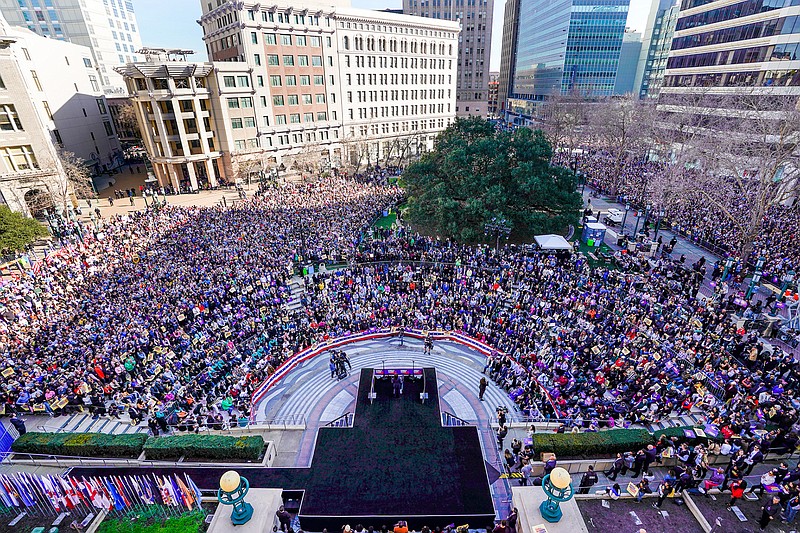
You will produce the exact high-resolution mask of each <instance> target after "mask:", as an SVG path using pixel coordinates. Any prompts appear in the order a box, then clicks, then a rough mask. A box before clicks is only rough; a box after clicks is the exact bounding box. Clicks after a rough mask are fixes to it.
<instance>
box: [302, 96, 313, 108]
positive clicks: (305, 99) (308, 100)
mask: <svg viewBox="0 0 800 533" xmlns="http://www.w3.org/2000/svg"><path fill="white" fill-rule="evenodd" d="M312 103H313V101H312V100H311V95H310V94H304V95H303V105H311V104H312Z"/></svg>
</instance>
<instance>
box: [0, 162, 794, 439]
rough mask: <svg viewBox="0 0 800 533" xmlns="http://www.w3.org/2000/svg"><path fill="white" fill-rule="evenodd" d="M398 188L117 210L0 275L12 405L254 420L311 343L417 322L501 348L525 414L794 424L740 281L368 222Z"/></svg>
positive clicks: (778, 360)
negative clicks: (42, 257)
mask: <svg viewBox="0 0 800 533" xmlns="http://www.w3.org/2000/svg"><path fill="white" fill-rule="evenodd" d="M401 196H402V192H401V191H400V190H399V189H397V188H395V187H389V186H385V185H378V184H374V183H358V182H356V181H352V180H347V179H340V178H330V179H325V180H320V181H319V182H316V183H312V184H304V185H286V186H282V187H279V188H274V189H268V190H265V191H264V193H263V194H261V195H258V196H257V197H256V198H253V199H250V200H247V201H245V202H243V203H239V204H237V205H236V206H232V207H227V208H224V207H211V208H182V207H163V208H161V209H157V210H152V209H151V210H149V211H147V212H143V213H136V214H132V215H128V216H123V217H117V218H116V219H114V220H112V221H108V222H107V223H106V224H105V225H104V226H103V227H102V228H101V230H100V232H99V233H96V234H95V235H94V236H93V237H90V238H88V239H87V240H86V241H85V242H84V243H82V244H80V245H74V246H70V247H67V248H65V249H63V250H62V251H61V252H60V253H59V254H53V255H51V256H50V257H49V258H48V259H47V260H46V261H45V262H44V263H43V264H42V265H40V267H39V268H38V269H36V271H35V272H29V273H26V274H24V275H23V276H22V277H20V278H18V279H15V280H11V281H6V282H4V283H3V285H2V286H0V362H1V363H2V364H1V365H0V366H1V368H0V370H3V369H5V370H3V371H4V372H5V373H4V376H5V379H4V380H3V381H2V385H0V402H2V405H3V406H4V411H5V412H6V413H10V412H15V411H17V412H29V411H30V410H31V409H39V410H44V411H47V412H51V413H56V414H57V413H61V412H70V411H74V410H78V409H89V410H90V411H94V412H95V414H96V415H98V416H99V415H103V414H112V415H113V414H116V413H118V412H119V411H120V410H122V409H128V410H129V411H130V413H131V418H135V419H137V420H142V419H144V418H147V417H149V418H154V419H158V420H161V419H164V420H166V421H168V422H169V423H170V424H178V425H180V426H181V427H183V428H185V429H193V428H194V429H196V428H198V427H201V426H203V425H206V426H209V427H214V424H218V423H220V415H221V413H227V414H233V415H235V416H241V417H247V416H249V414H250V407H251V406H250V401H249V398H250V396H251V394H252V391H253V390H254V388H255V387H256V386H257V385H258V384H259V383H261V382H262V381H263V380H264V379H265V378H266V377H267V376H268V375H269V374H270V373H271V372H273V371H274V370H275V369H276V368H277V367H278V366H279V365H280V364H281V363H282V362H283V361H284V360H285V359H286V358H287V357H289V356H290V355H292V354H293V353H296V352H297V351H299V350H300V349H302V348H304V347H307V346H310V345H313V344H315V343H319V342H321V341H323V340H326V339H328V338H333V337H337V336H340V335H344V334H347V333H351V332H357V331H364V330H369V329H370V328H379V327H394V328H402V327H407V328H417V329H421V330H445V331H461V332H463V333H465V334H467V335H470V336H472V337H474V338H476V339H478V340H480V341H483V342H485V343H487V344H489V345H491V346H494V347H495V348H496V353H494V354H493V355H492V358H491V360H490V362H489V366H490V367H491V368H490V371H489V373H490V375H491V376H492V377H493V378H494V379H495V381H496V382H497V383H498V384H500V385H501V386H502V387H504V388H505V389H506V390H507V391H508V393H509V394H510V395H511V397H512V398H513V399H514V401H515V402H516V404H517V406H518V409H519V411H520V412H522V413H524V414H528V415H531V416H545V417H551V418H559V419H564V420H566V421H567V423H568V425H570V426H575V427H583V428H600V427H614V426H618V425H619V426H627V425H630V424H632V423H643V424H646V423H651V422H655V421H657V420H660V419H662V418H664V417H666V416H668V415H670V413H674V412H689V411H691V410H692V409H695V408H700V409H702V410H703V411H705V412H706V413H707V415H708V420H709V421H710V422H712V423H713V424H714V425H715V427H717V428H719V430H720V431H721V432H722V433H723V434H726V433H730V434H731V435H733V434H743V433H747V432H750V431H753V430H758V429H763V428H764V427H766V425H767V424H770V423H771V424H774V425H775V427H776V428H778V431H779V432H780V438H781V439H784V440H787V439H788V440H796V439H797V437H796V434H795V432H794V427H793V426H794V424H795V422H796V421H797V409H798V407H799V406H800V404H798V400H797V399H796V398H795V394H794V392H793V391H794V390H796V388H797V384H798V376H797V372H796V370H797V364H796V362H795V360H794V358H793V357H792V356H791V355H790V354H786V353H783V352H782V351H781V350H780V349H778V348H774V349H773V348H767V347H765V346H763V345H762V344H761V343H760V342H759V340H758V338H757V337H756V336H755V335H751V334H744V335H742V334H741V332H738V331H737V330H736V327H735V325H734V324H733V323H732V322H731V321H730V320H729V317H728V313H727V311H728V309H729V307H731V306H732V305H733V302H732V298H733V296H732V295H731V298H730V299H725V298H720V299H715V300H706V299H703V298H700V299H698V298H697V296H698V291H697V288H698V286H699V283H700V281H701V280H702V276H698V273H697V270H698V268H700V267H698V265H694V267H690V266H687V265H684V264H683V263H682V262H680V261H677V260H673V259H672V258H671V257H669V256H668V255H664V256H662V257H661V258H659V259H649V260H648V258H644V257H638V256H636V254H635V253H634V254H631V255H630V256H628V257H627V258H626V263H624V265H623V267H622V268H619V269H614V268H608V267H594V268H593V267H591V266H590V264H589V263H588V262H587V261H586V260H585V259H584V258H583V256H580V255H575V256H573V255H553V254H549V253H546V252H541V251H535V250H529V249H527V248H524V247H518V246H514V245H509V246H505V247H503V248H502V249H501V250H500V251H495V250H493V249H491V248H489V247H482V246H467V245H461V244H457V243H454V242H450V241H447V240H439V239H434V238H429V237H423V236H420V235H416V234H412V233H409V232H407V231H405V230H404V229H403V228H398V229H394V230H382V231H376V232H370V233H369V234H366V236H365V234H364V233H363V230H365V229H366V228H367V227H368V226H369V223H370V222H371V221H372V220H373V219H374V218H375V216H376V215H378V214H379V213H381V212H382V211H384V210H386V209H388V208H389V207H390V206H392V205H393V204H395V203H396V202H397V201H398V200H400V198H401ZM323 262H325V263H328V264H339V265H342V264H344V265H345V266H343V267H340V268H330V269H325V270H320V269H319V268H317V269H316V273H314V274H309V275H307V276H305V277H304V278H303V279H302V283H303V284H304V285H305V289H306V290H305V291H304V292H303V293H302V295H301V296H300V298H301V302H300V303H301V304H302V305H301V306H300V307H299V308H297V309H294V310H293V309H292V308H290V307H289V306H288V305H286V304H287V303H288V302H289V298H290V294H291V293H290V288H289V282H290V280H291V279H292V276H293V272H294V271H295V269H296V268H297V267H298V266H300V265H304V264H317V265H318V264H319V263H323ZM165 423H166V422H165ZM151 427H154V430H157V426H155V425H153V426H151ZM162 428H163V426H162Z"/></svg>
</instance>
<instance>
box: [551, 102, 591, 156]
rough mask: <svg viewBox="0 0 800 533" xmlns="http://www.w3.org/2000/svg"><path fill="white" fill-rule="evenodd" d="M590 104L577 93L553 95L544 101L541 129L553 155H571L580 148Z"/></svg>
mask: <svg viewBox="0 0 800 533" xmlns="http://www.w3.org/2000/svg"><path fill="white" fill-rule="evenodd" d="M590 105H591V102H590V101H589V99H588V98H587V97H586V96H585V95H582V94H579V93H577V92H574V93H570V94H566V95H562V94H561V93H560V92H558V93H557V94H554V95H553V96H552V97H550V98H548V99H547V100H546V101H545V104H544V105H543V106H542V110H541V116H540V119H541V122H542V126H543V127H542V129H543V130H544V132H545V135H547V140H548V141H550V144H551V145H552V146H553V153H557V152H559V151H561V152H567V153H572V152H573V151H574V150H575V149H576V148H577V147H578V146H580V144H581V141H582V139H583V136H584V135H585V134H586V125H587V121H588V117H589V115H590V113H589V106H590Z"/></svg>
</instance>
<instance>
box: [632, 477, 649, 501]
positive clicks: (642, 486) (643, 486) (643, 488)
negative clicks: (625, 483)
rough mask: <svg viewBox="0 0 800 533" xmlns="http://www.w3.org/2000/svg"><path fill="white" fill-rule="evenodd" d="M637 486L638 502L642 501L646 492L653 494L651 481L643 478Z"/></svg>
mask: <svg viewBox="0 0 800 533" xmlns="http://www.w3.org/2000/svg"><path fill="white" fill-rule="evenodd" d="M636 488H637V489H639V490H638V491H637V493H636V503H642V498H644V495H645V494H652V493H653V489H651V488H650V482H649V481H647V480H646V479H644V478H642V480H641V481H640V482H639V484H638V485H636Z"/></svg>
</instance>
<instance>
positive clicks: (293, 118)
mask: <svg viewBox="0 0 800 533" xmlns="http://www.w3.org/2000/svg"><path fill="white" fill-rule="evenodd" d="M289 123H291V124H300V113H292V114H291V115H289Z"/></svg>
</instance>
